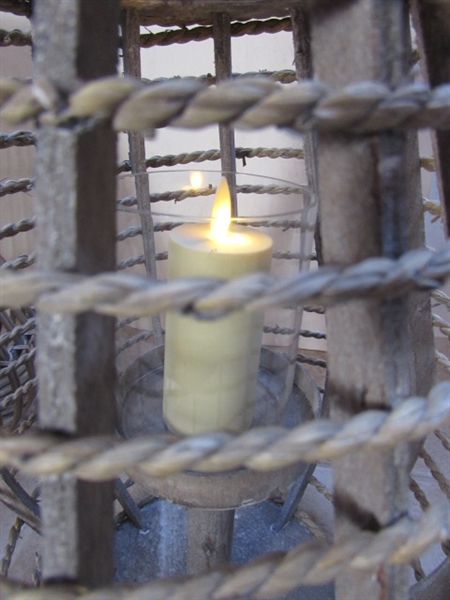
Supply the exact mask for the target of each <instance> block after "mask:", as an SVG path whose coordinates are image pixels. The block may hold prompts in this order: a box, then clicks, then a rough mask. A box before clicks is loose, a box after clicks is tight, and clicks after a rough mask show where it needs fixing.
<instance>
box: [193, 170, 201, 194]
mask: <svg viewBox="0 0 450 600" xmlns="http://www.w3.org/2000/svg"><path fill="white" fill-rule="evenodd" d="M190 183H191V188H192V189H194V190H199V189H200V188H201V187H203V174H202V173H201V172H200V171H191V174H190Z"/></svg>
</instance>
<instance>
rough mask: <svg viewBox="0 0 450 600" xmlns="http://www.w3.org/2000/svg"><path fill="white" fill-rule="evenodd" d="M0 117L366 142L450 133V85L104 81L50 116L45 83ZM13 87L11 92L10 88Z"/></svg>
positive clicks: (15, 94) (18, 94)
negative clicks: (313, 134) (223, 128)
mask: <svg viewBox="0 0 450 600" xmlns="http://www.w3.org/2000/svg"><path fill="white" fill-rule="evenodd" d="M8 85H10V81H9V80H0V89H3V88H5V89H8V90H9V91H8V92H7V93H8V94H9V100H8V101H6V104H4V106H3V108H2V111H1V114H2V117H3V118H4V119H5V120H6V121H7V122H10V123H12V124H15V123H20V122H22V121H24V120H26V119H28V118H30V117H35V116H37V115H39V114H41V113H45V114H44V115H43V117H42V118H44V119H45V120H46V121H47V122H52V123H54V124H66V125H67V124H68V123H71V124H72V125H71V126H74V125H73V123H74V121H75V122H78V125H79V126H82V127H86V126H92V123H91V124H90V125H86V120H88V121H89V120H91V121H92V119H95V118H97V119H104V118H109V119H111V118H112V122H113V127H114V129H116V130H117V131H150V132H152V131H153V130H154V129H156V128H159V127H164V126H166V125H171V126H177V127H183V128H199V127H205V126H207V125H211V124H214V123H229V122H233V123H234V124H235V126H236V127H242V128H245V129H259V128H262V127H267V126H269V125H275V126H277V127H288V128H290V129H292V130H294V131H298V132H303V131H310V130H312V129H319V130H331V131H348V132H353V133H365V134H370V133H374V132H377V131H382V130H387V129H392V128H399V127H400V128H422V127H434V128H437V129H439V128H442V129H446V128H449V127H450V93H449V90H450V83H446V84H442V85H440V86H438V87H436V88H434V89H433V90H430V89H428V87H427V86H426V85H424V84H422V83H413V84H408V85H405V86H403V87H400V88H398V89H396V90H390V89H389V88H388V87H387V86H385V85H384V84H381V83H377V82H370V81H369V82H367V81H365V82H364V81H362V82H357V83H353V84H350V85H348V86H346V87H344V88H343V89H341V90H334V91H333V90H330V89H329V88H328V87H326V86H325V85H324V84H322V83H320V82H318V81H314V80H311V81H308V80H305V81H301V82H299V83H298V84H296V85H294V86H290V87H289V88H287V89H283V87H282V86H280V85H278V84H276V83H275V82H274V81H273V80H272V79H271V78H267V77H264V76H260V77H249V78H244V77H243V78H238V79H234V80H231V81H225V82H222V83H220V84H219V85H217V86H215V87H205V86H204V85H203V84H202V83H201V82H200V81H198V80H195V79H192V78H185V79H182V78H180V79H176V80H170V81H165V82H162V83H156V84H150V85H144V84H143V83H142V82H141V81H138V80H137V79H132V78H130V77H105V78H101V79H97V80H95V81H94V82H90V83H87V84H85V85H83V86H81V87H80V89H78V90H77V91H75V92H74V93H73V94H72V95H71V96H70V98H69V104H68V107H67V109H65V110H63V111H62V112H59V113H57V112H55V111H56V107H57V106H58V105H59V102H60V98H59V94H58V91H57V89H56V88H55V86H54V85H53V84H52V83H51V82H49V81H48V80H40V81H37V82H34V83H32V84H30V85H25V84H20V85H19V86H18V89H15V88H14V89H12V91H11V90H10V89H9V88H8ZM14 85H15V86H16V87H17V84H14Z"/></svg>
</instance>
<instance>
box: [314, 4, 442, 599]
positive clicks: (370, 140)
mask: <svg viewBox="0 0 450 600" xmlns="http://www.w3.org/2000/svg"><path fill="white" fill-rule="evenodd" d="M369 41H370V43H369ZM311 43H312V56H313V68H314V76H315V77H317V78H318V79H320V80H322V81H325V82H326V83H328V84H329V85H331V86H336V87H341V86H344V85H346V84H348V83H350V82H354V81H359V80H367V79H372V80H381V81H385V82H386V83H388V84H390V85H393V86H396V85H398V84H399V83H400V82H404V81H405V80H407V78H408V73H409V68H410V62H409V60H408V56H410V52H411V50H410V43H409V20H408V11H407V4H406V2H404V1H403V0H389V1H387V0H386V1H385V0H382V1H380V0H355V1H354V2H351V3H348V2H347V3H341V2H340V3H337V5H336V6H335V7H331V6H330V5H329V4H328V6H327V7H323V5H322V6H321V5H320V4H316V5H313V8H312V12H311ZM317 154H318V182H319V194H320V200H321V207H320V211H321V233H322V236H321V237H322V243H323V257H324V262H325V263H326V264H333V263H334V264H341V265H346V264H352V263H356V262H359V261H361V260H363V259H365V258H368V257H370V256H380V255H382V254H385V255H387V256H396V255H398V254H399V253H401V252H403V251H404V250H406V249H407V248H411V247H416V246H418V245H421V244H422V243H423V222H422V217H421V208H420V205H421V197H420V195H421V194H420V187H419V185H420V182H419V178H418V176H417V174H416V173H418V154H417V142H416V140H414V139H413V138H412V136H410V135H406V136H402V135H397V134H395V133H387V134H383V135H381V136H367V137H363V136H360V137H356V136H350V135H343V134H325V133H322V134H319V136H318V146H317ZM406 307H408V308H409V321H408V320H407V319H406V315H407V314H408V313H407V312H406ZM326 316H327V338H328V387H327V391H328V394H329V401H330V404H331V412H332V416H333V417H334V418H335V419H338V420H341V421H345V420H347V419H348V418H350V417H351V416H352V415H354V414H356V413H358V412H361V411H363V410H367V409H370V408H374V407H390V406H391V405H392V404H393V403H394V402H395V401H398V399H399V397H400V398H401V397H402V396H404V395H405V394H406V393H407V392H408V391H413V392H414V391H416V390H417V389H419V387H420V388H421V389H422V390H423V389H424V388H425V387H428V386H429V385H430V384H431V380H432V378H433V367H431V373H427V372H426V371H425V366H429V365H430V364H432V363H431V360H432V359H431V356H432V354H433V343H432V330H431V327H429V328H428V326H429V324H430V321H429V317H430V312H429V303H428V300H427V299H426V298H425V299H424V297H423V296H420V298H419V297H417V296H416V295H412V296H411V297H410V298H407V299H403V300H401V301H394V302H393V303H392V302H380V301H377V300H365V301H352V302H349V303H347V304H346V305H345V306H337V307H333V308H330V309H327V315H326ZM412 317H413V318H414V321H415V322H413V321H412ZM419 332H420V333H419ZM420 335H423V337H422V339H421V341H420V344H418V339H419V337H420ZM394 336H397V337H396V339H395V340H394V339H393V337H394ZM415 344H418V346H417V347H420V350H419V351H418V353H416V356H415V357H414V356H412V355H411V351H410V349H411V347H413V348H414V347H415V346H414V345H415ZM414 367H415V368H416V373H417V384H415V383H414V381H413V379H412V378H410V369H411V370H414V369H413V368H414ZM418 368H420V370H419V371H418V370H417V369H418ZM414 386H415V387H414ZM409 466H410V452H409V449H408V447H406V446H404V445H403V446H400V447H398V448H396V449H395V450H394V451H383V450H381V451H373V452H371V453H370V455H366V454H362V453H361V454H352V455H351V456H350V457H346V458H342V459H339V460H337V461H335V463H334V468H333V477H334V488H335V506H336V539H337V541H339V539H341V538H343V537H345V536H346V535H348V534H349V533H351V532H352V531H353V530H354V529H355V528H357V529H360V528H362V529H368V530H377V529H378V528H379V527H382V526H385V525H386V524H388V523H389V522H390V521H392V520H393V519H395V518H396V517H398V516H399V515H400V514H401V512H402V511H403V510H404V509H405V506H406V504H405V501H406V494H407V488H408V478H409V472H408V469H409ZM407 589H408V583H407V577H406V572H405V569H404V567H397V566H396V567H386V568H382V569H380V570H379V571H378V572H377V573H376V574H373V573H358V572H347V573H343V574H341V575H339V576H338V577H337V580H336V599H337V600H349V599H350V598H351V599H355V600H356V598H358V599H359V598H364V600H379V599H380V598H383V600H390V599H392V600H393V599H394V598H395V600H401V599H402V598H406V596H407Z"/></svg>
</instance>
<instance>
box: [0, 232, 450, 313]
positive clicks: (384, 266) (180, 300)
mask: <svg viewBox="0 0 450 600" xmlns="http://www.w3.org/2000/svg"><path fill="white" fill-rule="evenodd" d="M449 274H450V242H447V244H446V246H445V247H444V249H443V250H442V251H440V252H431V251H429V250H426V249H417V250H412V251H410V252H407V253H406V254H404V255H403V256H402V257H400V258H399V259H397V260H393V259H388V258H370V259H367V260H365V261H363V262H361V263H358V264H356V265H352V266H349V267H320V268H319V269H317V270H316V271H312V272H303V273H298V274H295V275H293V276H291V277H288V278H277V277H274V276H271V275H267V274H262V273H256V274H251V275H246V276H244V277H241V278H238V279H234V280H231V281H225V282H224V281H222V280H220V279H215V278H189V279H175V280H172V281H168V282H165V283H163V282H158V281H154V280H151V279H148V278H144V277H138V276H125V275H123V274H122V273H101V274H99V275H94V276H83V275H77V274H70V273H61V272H50V273H49V272H45V271H37V270H35V271H33V272H24V273H20V274H19V273H15V272H12V271H9V270H5V269H1V272H0V277H1V293H2V296H1V304H2V306H4V307H16V306H30V305H32V304H37V306H38V307H39V308H40V309H42V310H44V311H50V312H63V313H64V312H65V313H69V312H70V313H76V312H84V311H88V310H94V311H96V312H98V313H100V314H108V315H115V316H121V317H126V316H149V315H152V314H157V313H159V312H161V311H165V310H178V309H182V310H184V311H185V312H187V313H189V314H192V315H194V316H197V317H198V318H218V317H220V316H222V315H225V314H229V313H230V312H232V311H233V310H237V309H239V310H241V309H245V310H248V311H261V310H266V309H268V308H272V307H277V306H278V307H279V306H292V305H293V304H297V305H305V304H309V303H310V302H311V301H313V302H314V303H315V304H320V305H322V306H326V305H329V304H332V303H337V302H341V301H344V300H348V299H349V298H364V297H371V298H385V297H388V296H389V297H392V296H396V295H400V294H404V293H406V292H408V291H411V290H416V289H425V290H426V289H430V288H438V287H440V286H441V285H442V283H443V282H444V281H445V279H446V278H447V277H448V276H449Z"/></svg>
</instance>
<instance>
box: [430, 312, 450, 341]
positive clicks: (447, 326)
mask: <svg viewBox="0 0 450 600" xmlns="http://www.w3.org/2000/svg"><path fill="white" fill-rule="evenodd" d="M432 318H433V327H436V328H437V329H439V331H440V332H441V333H442V334H443V335H444V336H445V337H446V338H447V339H449V340H450V323H447V321H445V320H444V319H443V318H442V317H440V316H439V315H436V314H434V313H433V315H432Z"/></svg>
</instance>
